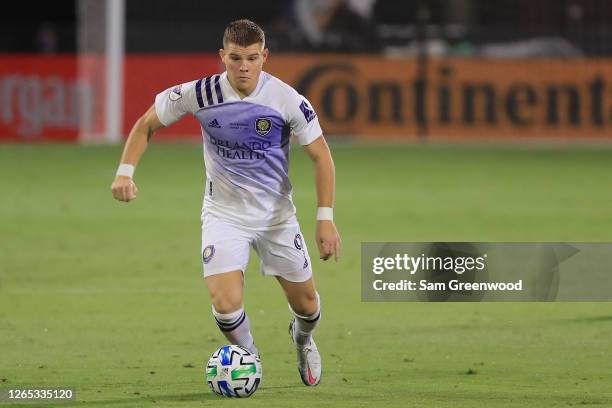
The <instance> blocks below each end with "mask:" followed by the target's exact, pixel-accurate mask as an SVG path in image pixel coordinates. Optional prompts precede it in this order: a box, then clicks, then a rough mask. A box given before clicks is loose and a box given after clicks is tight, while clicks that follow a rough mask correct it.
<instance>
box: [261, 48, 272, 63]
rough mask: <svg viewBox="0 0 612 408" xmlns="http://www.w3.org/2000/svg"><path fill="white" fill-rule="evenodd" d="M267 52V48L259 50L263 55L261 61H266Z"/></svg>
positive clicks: (268, 52)
mask: <svg viewBox="0 0 612 408" xmlns="http://www.w3.org/2000/svg"><path fill="white" fill-rule="evenodd" d="M268 54H270V51H268V49H267V48H264V50H263V51H262V52H261V55H262V56H263V62H266V60H267V59H268Z"/></svg>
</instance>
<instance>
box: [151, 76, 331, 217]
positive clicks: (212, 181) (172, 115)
mask: <svg viewBox="0 0 612 408" xmlns="http://www.w3.org/2000/svg"><path fill="white" fill-rule="evenodd" d="M155 111H156V112H157V116H158V117H159V120H160V121H161V122H162V123H163V124H164V125H165V126H169V125H171V124H172V123H174V122H176V121H177V120H179V119H180V118H181V117H183V116H184V115H185V114H186V113H191V114H193V115H195V117H196V119H197V120H198V121H199V122H200V126H201V128H202V136H203V139H204V162H205V165H206V187H205V189H206V190H205V194H204V205H203V209H202V211H203V213H206V212H209V213H211V214H213V215H215V216H217V217H219V218H222V219H226V220H228V221H231V222H235V223H237V224H239V225H243V226H247V227H251V228H258V229H267V228H270V227H274V226H275V225H277V224H280V223H282V222H284V221H286V220H288V219H289V218H291V217H292V216H293V215H294V214H295V207H294V205H293V201H292V199H291V189H292V187H291V183H290V181H289V176H288V171H289V146H290V143H289V142H290V140H289V139H290V136H291V134H295V135H296V136H297V138H298V141H299V143H300V144H302V145H307V144H310V143H312V142H313V141H314V140H315V139H317V138H318V137H319V136H321V134H322V131H321V126H320V125H319V121H318V119H317V116H316V114H315V112H314V110H313V109H312V108H311V106H310V104H309V103H308V101H307V100H306V99H305V98H304V97H303V96H301V95H300V94H298V93H297V92H296V91H295V90H294V89H293V88H292V87H291V86H289V85H287V84H285V83H284V82H282V81H281V80H279V79H278V78H275V77H274V76H272V75H270V74H268V73H266V72H262V73H261V74H260V76H259V82H258V84H257V87H256V88H255V90H254V91H253V92H252V93H251V94H250V95H249V96H247V97H246V98H244V99H240V97H239V96H238V94H237V93H236V92H235V91H234V90H233V88H232V87H231V85H230V83H229V81H228V79H227V73H226V72H224V73H222V74H219V75H213V76H210V77H206V78H203V79H199V80H196V81H192V82H187V83H184V84H182V85H177V86H175V87H173V88H169V89H167V90H165V91H164V92H161V93H160V94H158V95H157V96H156V98H155Z"/></svg>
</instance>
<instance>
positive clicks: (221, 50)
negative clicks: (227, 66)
mask: <svg viewBox="0 0 612 408" xmlns="http://www.w3.org/2000/svg"><path fill="white" fill-rule="evenodd" d="M219 57H220V58H221V62H223V58H225V50H224V49H223V48H219Z"/></svg>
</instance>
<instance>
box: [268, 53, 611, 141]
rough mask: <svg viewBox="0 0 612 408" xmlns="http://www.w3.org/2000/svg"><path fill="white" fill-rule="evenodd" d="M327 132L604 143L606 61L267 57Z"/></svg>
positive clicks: (607, 94)
mask: <svg viewBox="0 0 612 408" xmlns="http://www.w3.org/2000/svg"><path fill="white" fill-rule="evenodd" d="M267 70H268V71H270V72H272V73H275V74H276V75H277V76H278V77H280V78H281V79H283V80H284V81H285V82H287V83H289V84H291V85H293V86H294V87H296V89H297V90H298V91H299V92H300V93H302V94H303V95H305V96H306V97H307V98H308V99H309V100H310V102H311V103H312V105H313V106H314V108H315V109H316V111H317V114H318V115H319V118H320V120H321V122H322V123H323V124H324V128H325V130H326V132H327V133H330V134H339V135H347V136H353V137H356V138H371V137H374V138H399V139H411V138H417V137H429V138H444V139H471V138H477V139H500V138H516V139H534V138H597V139H604V138H606V139H610V140H612V133H611V132H610V130H611V129H612V95H611V92H610V91H611V90H612V83H611V81H612V60H576V61H572V60H569V61H568V60H537V61H530V60H520V61H515V60H485V59H452V60H429V61H427V62H426V63H425V64H419V63H418V62H417V61H416V60H404V59H382V58H380V57H370V56H359V57H346V56H345V57H340V56H307V57H304V56H274V55H273V56H272V57H271V58H270V60H269V61H268V63H267Z"/></svg>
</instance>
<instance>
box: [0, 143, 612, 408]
mask: <svg viewBox="0 0 612 408" xmlns="http://www.w3.org/2000/svg"><path fill="white" fill-rule="evenodd" d="M611 154H612V151H610V150H597V149H594V148H571V149H570V148H537V149H523V148H493V147H489V148H475V147H454V146H446V147H430V148H426V147H421V146H387V147H374V146H367V145H357V146H355V145H344V144H341V145H337V146H336V147H335V148H334V156H335V160H336V167H337V199H336V220H337V225H338V227H339V230H340V232H341V234H342V238H343V242H344V252H343V258H342V260H341V262H340V263H338V264H336V263H332V262H327V263H324V262H321V261H318V260H316V256H315V252H316V247H315V246H314V243H313V237H314V222H313V221H312V220H313V219H314V213H315V207H316V202H315V193H314V185H313V181H312V178H313V177H312V168H311V165H310V163H309V162H308V159H307V157H306V155H305V154H304V153H303V152H301V151H300V149H299V148H295V147H294V149H293V153H292V162H291V165H292V167H291V177H292V180H293V182H294V200H295V203H296V206H297V208H298V217H300V221H301V224H302V229H303V231H304V234H305V236H306V238H307V241H308V243H309V247H310V251H311V254H312V255H313V263H314V267H315V276H316V279H317V283H318V289H319V292H320V293H321V296H322V299H323V308H324V309H323V310H324V311H323V317H324V318H323V321H322V324H321V326H320V327H319V329H318V330H317V333H316V339H317V343H318V345H319V348H320V349H321V351H322V356H323V362H324V375H323V380H322V383H321V385H320V386H319V387H317V388H315V389H310V388H306V387H304V386H303V385H302V384H301V381H300V379H299V376H298V373H297V370H296V367H295V362H294V359H295V356H294V351H293V348H292V345H291V344H290V342H289V338H288V336H287V333H286V328H287V324H288V322H289V319H290V315H289V311H288V309H287V305H286V302H285V301H284V299H283V296H282V293H281V291H280V288H279V287H277V286H278V285H277V283H276V282H275V280H274V279H271V278H263V277H261V276H260V275H259V273H258V269H257V267H256V265H257V264H256V262H255V260H256V259H255V257H254V256H253V257H252V259H251V264H250V266H249V269H248V271H247V273H246V277H247V280H246V294H245V296H246V299H245V306H246V310H247V312H248V313H249V315H250V317H251V321H252V324H253V331H254V335H255V337H256V341H257V345H258V347H259V349H260V351H261V352H262V358H263V361H262V363H263V371H264V380H263V384H262V387H261V388H260V390H259V391H258V392H257V393H256V394H255V396H253V397H252V398H251V399H249V400H246V401H240V400H229V399H221V398H219V397H216V396H215V395H213V394H212V393H211V392H210V391H209V389H208V387H207V385H206V384H205V382H204V370H203V364H204V362H205V361H206V360H207V358H208V356H209V355H210V353H212V352H213V351H214V350H215V349H216V348H217V347H219V346H220V345H222V344H223V343H224V339H223V338H222V336H221V335H220V333H219V332H218V330H217V328H216V325H215V324H214V321H213V319H212V317H211V313H210V305H209V300H208V295H207V292H206V289H205V286H204V282H203V280H202V278H201V266H200V242H199V241H200V221H199V217H200V207H201V197H202V185H203V179H204V175H203V167H202V157H201V156H202V153H201V146H200V145H197V144H194V145H162V144H153V145H152V146H151V147H150V149H149V151H148V152H147V153H146V155H145V157H144V159H143V161H142V163H141V166H140V167H139V168H138V171H137V174H136V182H137V184H138V186H139V188H140V195H139V197H138V199H137V200H136V201H135V202H133V203H130V204H124V203H119V202H116V201H114V200H113V199H112V198H111V195H110V191H109V187H110V183H111V181H112V178H113V175H114V171H115V169H116V165H117V161H118V159H119V155H120V149H119V148H118V147H113V148H109V147H76V146H31V145H30V146H7V145H3V146H0V171H1V174H2V176H1V180H2V182H1V184H0V185H1V186H2V198H1V199H0V381H1V382H0V388H8V387H24V386H29V387H44V388H48V387H52V386H53V387H61V386H70V387H73V388H74V389H75V390H76V393H77V402H75V403H70V404H68V405H70V406H73V405H74V406H92V407H143V406H146V407H149V406H151V407H153V406H160V407H174V406H176V407H205V406H212V405H213V404H220V406H234V405H236V406H238V405H240V406H247V405H248V406H250V407H453V408H456V407H567V406H583V405H588V406H601V407H604V406H605V407H609V406H612V359H611V357H610V356H611V354H612V340H611V338H612V303H478V304H471V303H470V304H468V303H452V304H440V303H435V304H434V303H363V302H361V299H360V252H359V251H360V243H361V242H362V241H446V240H451V241H455V240H458V241H612V228H611V225H612V205H611V204H612V188H611V186H612V167H611V164H612V161H611V159H610V155H611ZM0 405H1V406H8V404H6V405H3V404H2V403H0ZM57 405H58V404H49V406H57ZM19 406H22V405H21V404H20V405H19ZM37 406H43V405H40V404H38V405H37Z"/></svg>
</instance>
